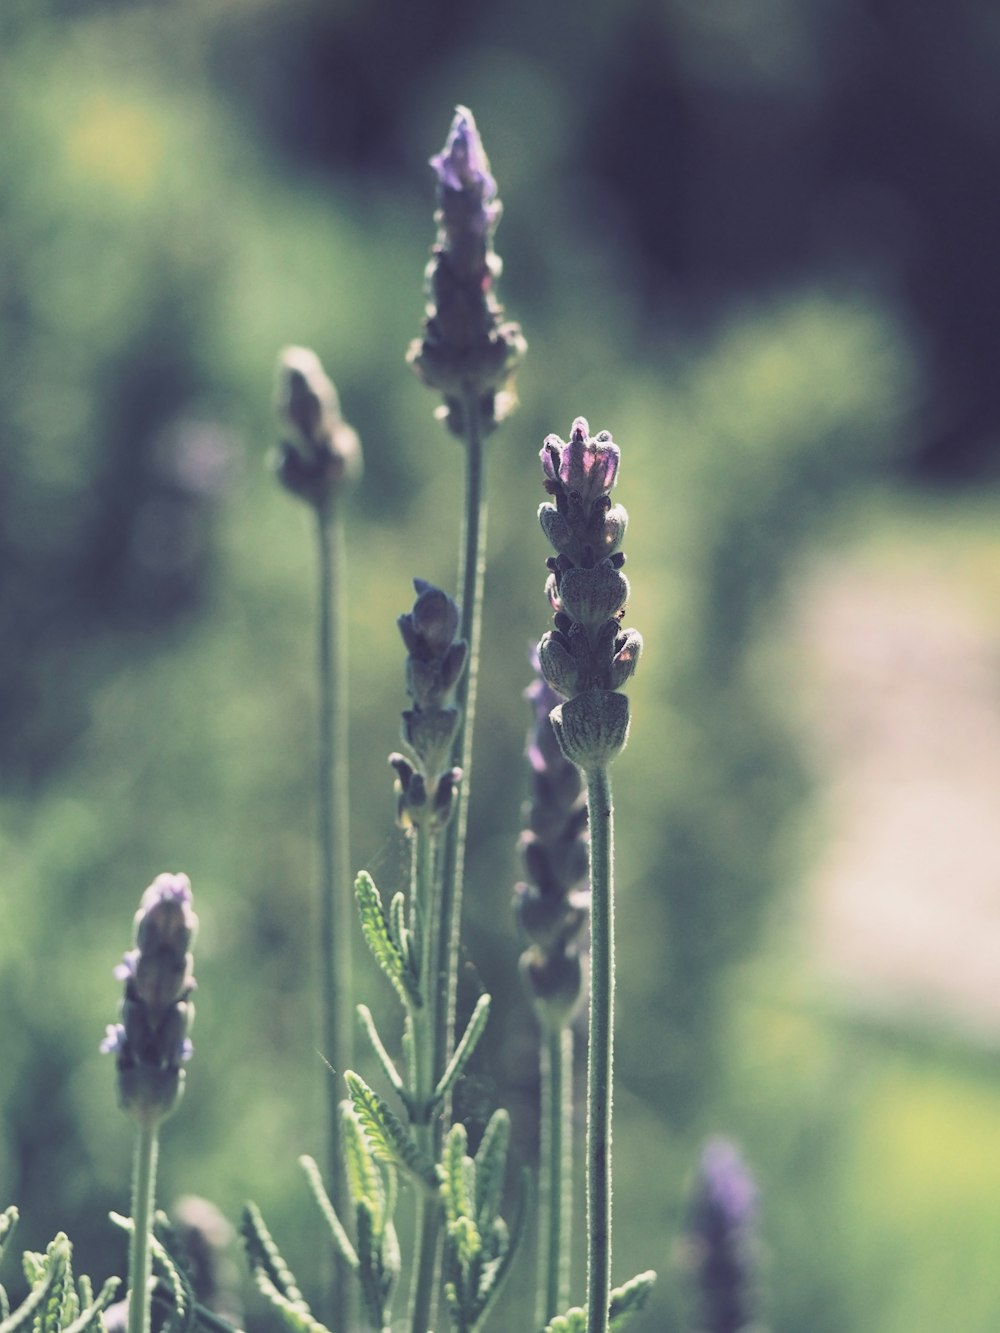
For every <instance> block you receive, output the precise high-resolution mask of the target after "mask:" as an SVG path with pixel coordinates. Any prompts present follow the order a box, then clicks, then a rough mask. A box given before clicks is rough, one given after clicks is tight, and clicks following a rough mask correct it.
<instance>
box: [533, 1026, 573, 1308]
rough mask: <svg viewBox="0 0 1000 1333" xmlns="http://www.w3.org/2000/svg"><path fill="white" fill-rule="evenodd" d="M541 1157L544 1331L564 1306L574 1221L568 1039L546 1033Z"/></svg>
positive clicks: (563, 1033)
mask: <svg viewBox="0 0 1000 1333" xmlns="http://www.w3.org/2000/svg"><path fill="white" fill-rule="evenodd" d="M540 1055H541V1072H542V1145H541V1146H542V1152H541V1171H540V1183H541V1198H540V1201H539V1232H540V1236H539V1239H540V1241H541V1244H542V1263H541V1264H540V1265H539V1290H538V1308H537V1310H536V1315H537V1321H536V1322H537V1323H538V1324H539V1325H540V1326H544V1325H545V1324H547V1323H548V1322H549V1321H550V1320H551V1319H553V1318H555V1316H556V1315H557V1314H562V1313H564V1312H565V1310H566V1309H567V1308H568V1306H569V1278H570V1221H571V1218H572V1215H573V1033H572V1031H571V1029H570V1028H568V1027H562V1028H559V1029H558V1030H557V1031H554V1032H546V1034H545V1040H544V1043H543V1045H542V1049H541V1052H540Z"/></svg>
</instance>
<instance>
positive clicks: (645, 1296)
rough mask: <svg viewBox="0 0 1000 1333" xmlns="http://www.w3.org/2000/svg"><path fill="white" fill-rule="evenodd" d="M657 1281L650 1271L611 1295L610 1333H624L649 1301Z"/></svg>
mask: <svg viewBox="0 0 1000 1333" xmlns="http://www.w3.org/2000/svg"><path fill="white" fill-rule="evenodd" d="M655 1281H656V1274H655V1273H654V1272H653V1271H652V1269H649V1270H648V1271H647V1272H645V1273H639V1274H638V1275H637V1276H636V1277H634V1278H632V1280H631V1281H630V1282H626V1283H625V1285H624V1286H623V1287H616V1288H615V1290H614V1291H613V1292H612V1293H611V1307H610V1312H609V1324H608V1327H609V1330H610V1333H622V1330H623V1329H624V1328H625V1327H626V1326H627V1325H628V1323H629V1322H630V1321H631V1319H632V1316H633V1315H637V1314H638V1313H639V1311H640V1310H641V1309H643V1307H644V1306H645V1304H646V1302H647V1301H648V1300H649V1293H650V1292H651V1291H652V1290H653V1283H654V1282H655Z"/></svg>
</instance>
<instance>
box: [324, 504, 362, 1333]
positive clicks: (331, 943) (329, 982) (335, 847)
mask: <svg viewBox="0 0 1000 1333" xmlns="http://www.w3.org/2000/svg"><path fill="white" fill-rule="evenodd" d="M316 536H317V555H318V560H319V608H318V612H319V615H318V622H319V661H318V667H319V834H320V856H321V879H320V967H321V984H322V994H323V999H322V1006H323V1009H322V1034H323V1053H324V1055H325V1056H326V1059H327V1060H328V1061H329V1063H330V1065H331V1066H332V1067H333V1069H334V1070H336V1071H337V1075H338V1078H334V1077H332V1076H331V1075H330V1073H329V1070H324V1078H325V1084H326V1153H327V1162H326V1168H327V1171H326V1174H327V1179H328V1181H329V1191H330V1199H331V1202H332V1203H333V1207H334V1211H335V1212H336V1213H337V1214H338V1216H341V1217H342V1216H344V1212H343V1207H344V1203H345V1199H346V1184H345V1181H344V1176H343V1165H342V1162H341V1154H340V1116H339V1113H338V1110H337V1105H338V1102H339V1100H340V1099H339V1097H338V1095H337V1090H338V1087H339V1075H340V1074H342V1073H343V1071H344V1070H345V1069H350V1068H352V1067H353V1065H354V1049H353V1047H354V1024H353V1011H352V992H353V987H352V982H351V926H352V923H353V919H354V917H353V910H352V909H353V897H352V894H351V892H350V884H351V853H350V844H349V841H348V838H349V833H348V825H349V811H348V799H347V790H348V785H347V784H348V774H347V743H348V738H347V662H346V658H347V653H346V648H347V645H346V635H345V632H344V620H345V615H344V596H343V592H344V582H345V579H344V565H345V552H344V532H343V525H342V523H341V521H340V518H339V515H338V514H337V511H336V505H335V503H334V502H331V503H330V504H329V505H328V506H326V507H324V508H321V509H317V524H316ZM334 1265H335V1270H334V1287H333V1292H332V1293H331V1302H330V1305H331V1320H332V1323H333V1326H334V1328H340V1327H343V1326H344V1325H345V1324H346V1322H347V1288H348V1268H347V1264H346V1262H345V1260H344V1259H343V1257H342V1256H341V1255H340V1254H336V1255H335V1257H334Z"/></svg>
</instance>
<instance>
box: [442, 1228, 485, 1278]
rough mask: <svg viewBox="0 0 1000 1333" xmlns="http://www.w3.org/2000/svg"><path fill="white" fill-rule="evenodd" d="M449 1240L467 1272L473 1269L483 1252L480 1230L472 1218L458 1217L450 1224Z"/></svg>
mask: <svg viewBox="0 0 1000 1333" xmlns="http://www.w3.org/2000/svg"><path fill="white" fill-rule="evenodd" d="M448 1240H449V1242H450V1243H451V1246H452V1248H453V1249H454V1251H455V1256H456V1258H457V1259H458V1262H459V1263H460V1264H461V1265H462V1268H463V1270H464V1271H465V1272H468V1270H469V1269H470V1268H471V1267H472V1265H473V1264H474V1263H475V1262H476V1260H477V1259H478V1258H479V1256H480V1255H481V1254H482V1251H483V1242H482V1238H481V1237H480V1235H479V1228H478V1227H477V1226H476V1224H475V1221H474V1220H473V1219H472V1218H471V1217H465V1216H462V1217H457V1218H456V1219H455V1221H454V1222H449V1223H448Z"/></svg>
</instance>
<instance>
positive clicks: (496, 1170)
mask: <svg viewBox="0 0 1000 1333" xmlns="http://www.w3.org/2000/svg"><path fill="white" fill-rule="evenodd" d="M509 1146H510V1116H509V1115H508V1113H507V1112H506V1111H505V1110H504V1109H503V1108H502V1107H500V1108H498V1109H497V1110H496V1111H494V1112H493V1114H492V1115H491V1116H490V1120H489V1124H488V1125H487V1126H486V1129H485V1130H484V1131H483V1137H482V1139H481V1141H480V1144H479V1150H478V1152H477V1153H476V1221H477V1222H478V1223H479V1227H480V1230H483V1231H485V1230H486V1228H487V1227H488V1226H489V1225H490V1223H491V1222H492V1221H493V1219H494V1218H495V1217H496V1215H497V1213H498V1212H499V1211H500V1201H501V1199H502V1198H503V1185H504V1177H505V1175H506V1174H507V1150H508V1148H509Z"/></svg>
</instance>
